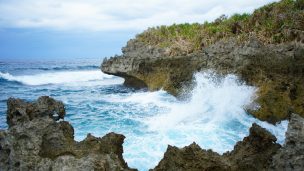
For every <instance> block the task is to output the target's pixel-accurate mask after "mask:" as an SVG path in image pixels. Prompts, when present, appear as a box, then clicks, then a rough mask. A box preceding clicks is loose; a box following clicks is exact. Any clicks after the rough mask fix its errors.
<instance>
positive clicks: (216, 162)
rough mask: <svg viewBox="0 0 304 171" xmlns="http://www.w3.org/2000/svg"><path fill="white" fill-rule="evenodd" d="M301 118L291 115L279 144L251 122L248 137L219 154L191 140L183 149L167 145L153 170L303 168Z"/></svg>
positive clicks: (303, 134) (302, 121)
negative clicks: (281, 144) (283, 139)
mask: <svg viewBox="0 0 304 171" xmlns="http://www.w3.org/2000/svg"><path fill="white" fill-rule="evenodd" d="M303 130H304V119H303V118H301V117H300V116H298V115H295V114H293V115H292V117H291V119H290V123H289V126H288V130H287V133H286V143H285V144H284V145H283V147H281V146H280V145H279V144H277V143H275V142H276V138H275V137H274V136H273V135H272V134H270V133H269V132H268V131H267V130H265V129H264V128H261V127H260V126H258V125H256V124H253V125H252V127H251V128H250V134H249V136H247V137H245V138H244V139H243V141H240V142H238V143H237V144H236V145H235V147H234V149H233V150H232V151H231V152H227V153H224V154H223V155H219V154H218V153H215V152H213V151H212V150H203V149H201V148H200V147H199V146H198V145H197V144H195V143H193V144H191V145H189V146H186V147H184V148H181V149H179V148H177V147H172V146H168V148H167V151H166V153H165V155H164V158H163V159H162V160H161V161H160V162H159V164H158V165H157V166H156V167H155V168H154V169H153V170H154V171H171V170H172V171H173V170H174V171H202V170H204V171H208V170H210V171H211V170H212V171H213V170H296V171H300V170H303V168H304V150H303V147H304V144H303V136H304V131H303Z"/></svg>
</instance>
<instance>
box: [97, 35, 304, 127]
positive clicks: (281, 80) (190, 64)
mask: <svg viewBox="0 0 304 171" xmlns="http://www.w3.org/2000/svg"><path fill="white" fill-rule="evenodd" d="M133 41H134V40H131V41H130V42H129V43H128V45H127V47H125V48H124V51H123V52H124V54H123V55H122V56H117V57H113V58H110V59H108V60H105V61H104V62H103V63H102V66H101V69H102V71H103V72H104V73H107V74H112V75H116V76H120V77H123V78H125V84H126V85H128V86H133V87H148V89H150V90H158V89H161V88H163V89H164V90H166V91H168V92H169V93H171V94H173V95H177V96H178V95H180V94H181V93H182V92H183V90H185V89H184V87H185V85H189V84H190V83H191V80H192V76H193V74H194V73H196V72H199V71H205V70H208V69H212V70H214V71H215V72H217V73H219V74H228V73H229V74H231V73H233V74H236V75H237V76H239V77H240V78H241V79H242V80H244V81H245V82H246V83H247V84H249V85H253V86H256V87H258V88H259V90H258V98H257V99H256V102H257V103H258V104H259V105H260V108H259V109H258V110H252V111H250V113H252V114H253V115H254V116H256V117H257V118H259V119H261V120H267V121H269V122H271V123H275V122H277V121H280V120H282V119H287V118H288V116H289V115H290V114H291V113H293V112H294V113H299V114H300V115H302V116H304V101H303V100H302V99H303V98H304V44H301V43H297V42H289V43H284V44H278V45H272V44H268V45H265V44H262V43H261V42H259V40H258V39H256V38H251V39H250V40H248V41H246V42H244V43H238V42H237V41H236V40H235V39H233V38H232V39H229V40H225V41H224V40H223V41H219V42H217V43H215V44H213V45H210V46H209V47H206V48H204V49H203V50H202V51H200V52H196V53H192V54H188V55H184V56H173V57H172V56H166V53H165V52H164V51H162V50H155V49H153V48H152V47H149V46H143V45H138V43H137V44H136V43H135V44H133ZM149 49H150V51H149ZM137 52H138V53H137Z"/></svg>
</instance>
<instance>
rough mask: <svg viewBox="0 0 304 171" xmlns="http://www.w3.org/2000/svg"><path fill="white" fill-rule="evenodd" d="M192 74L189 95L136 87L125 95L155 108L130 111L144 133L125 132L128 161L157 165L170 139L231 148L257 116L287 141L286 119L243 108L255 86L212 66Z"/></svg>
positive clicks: (178, 143)
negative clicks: (275, 121)
mask: <svg viewBox="0 0 304 171" xmlns="http://www.w3.org/2000/svg"><path fill="white" fill-rule="evenodd" d="M194 79H195V80H194V82H195V86H193V87H194V88H193V90H192V91H191V94H190V96H189V99H187V100H185V101H178V100H176V99H175V98H173V97H172V96H170V95H168V94H167V93H165V92H163V91H158V92H141V93H135V94H132V95H130V96H128V97H126V98H124V99H122V101H124V102H128V103H130V104H134V105H136V106H137V107H138V108H148V109H149V110H148V111H146V113H147V112H151V113H153V114H151V113H150V114H149V113H147V114H146V115H144V116H141V117H138V116H136V115H133V116H132V120H136V121H138V122H140V124H139V125H140V126H138V128H139V129H140V130H139V132H140V135H138V134H135V133H130V134H129V133H127V135H126V136H127V139H126V142H125V144H124V151H125V153H124V157H125V159H126V161H127V162H128V164H129V165H130V166H132V167H137V168H139V169H140V170H148V168H153V167H154V166H155V165H156V164H157V162H158V161H159V160H160V159H161V158H162V157H163V154H164V152H165V150H166V148H167V145H174V146H178V147H183V146H186V145H189V144H191V143H192V142H196V143H198V144H199V145H200V146H201V147H202V148H204V149H212V150H214V151H216V152H218V153H223V152H226V151H228V150H232V149H233V147H234V145H235V143H236V142H237V141H240V140H242V139H243V137H245V136H247V135H248V131H249V128H250V127H251V125H252V123H254V122H256V123H258V124H260V125H262V126H263V127H266V128H267V129H268V130H270V131H271V132H272V133H274V134H275V135H276V136H277V137H278V139H279V142H280V143H283V141H284V133H285V131H286V129H287V121H283V122H282V123H281V124H279V125H278V126H273V125H271V124H268V123H265V122H262V121H259V120H256V119H255V118H253V117H252V116H251V115H249V114H248V113H246V112H245V110H244V108H245V107H247V106H250V104H251V103H252V102H253V100H254V98H255V92H256V88H255V87H252V86H248V85H246V84H244V83H243V82H241V81H240V80H239V79H238V78H237V76H235V75H231V74H229V75H226V76H219V75H217V74H214V73H212V72H210V71H208V72H202V73H197V74H196V75H195V76H194ZM152 106H154V107H152ZM155 109H157V110H158V111H157V112H155V111H153V110H155ZM135 116H136V117H135Z"/></svg>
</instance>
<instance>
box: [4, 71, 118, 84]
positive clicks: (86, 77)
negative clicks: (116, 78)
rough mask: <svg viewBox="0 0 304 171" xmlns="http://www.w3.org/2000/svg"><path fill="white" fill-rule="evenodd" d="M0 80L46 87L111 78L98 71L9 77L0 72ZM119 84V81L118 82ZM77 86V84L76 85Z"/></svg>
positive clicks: (9, 75) (7, 74)
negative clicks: (48, 85) (47, 85)
mask: <svg viewBox="0 0 304 171" xmlns="http://www.w3.org/2000/svg"><path fill="white" fill-rule="evenodd" d="M0 78H3V79H6V80H8V81H17V82H20V83H22V84H26V85H46V84H70V85H73V84H74V85H75V83H79V82H89V81H103V80H105V79H109V78H113V76H111V75H107V74H104V73H102V72H101V71H98V70H88V71H64V72H48V73H41V74H35V75H18V76H17V75H11V74H9V73H2V72H0ZM119 83H121V81H120V82H119ZM76 85H77V84H76Z"/></svg>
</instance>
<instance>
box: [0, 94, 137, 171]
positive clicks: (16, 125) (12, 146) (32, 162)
mask: <svg viewBox="0 0 304 171" xmlns="http://www.w3.org/2000/svg"><path fill="white" fill-rule="evenodd" d="M64 115H65V110H64V105H63V103H62V102H60V101H56V100H54V99H52V98H50V97H47V96H43V97H40V98H39V99H38V100H37V101H35V102H32V103H28V102H25V101H23V100H20V99H13V98H10V99H9V100H8V110H7V122H8V124H9V128H8V130H7V131H0V154H1V155H0V170H134V169H130V168H129V167H128V165H127V163H126V162H125V161H124V159H123V157H122V153H123V147H122V144H123V141H124V138H125V137H124V136H123V135H119V134H115V133H109V134H107V135H105V136H104V137H102V138H97V137H94V136H92V135H90V134H88V136H87V138H86V139H84V140H83V141H81V142H77V141H75V140H74V129H73V127H72V126H71V125H70V124H69V123H68V122H66V121H58V120H59V119H64ZM56 121H57V122H56Z"/></svg>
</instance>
